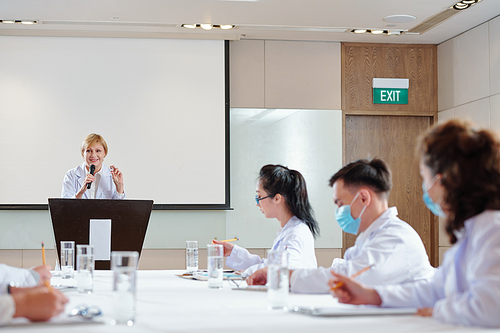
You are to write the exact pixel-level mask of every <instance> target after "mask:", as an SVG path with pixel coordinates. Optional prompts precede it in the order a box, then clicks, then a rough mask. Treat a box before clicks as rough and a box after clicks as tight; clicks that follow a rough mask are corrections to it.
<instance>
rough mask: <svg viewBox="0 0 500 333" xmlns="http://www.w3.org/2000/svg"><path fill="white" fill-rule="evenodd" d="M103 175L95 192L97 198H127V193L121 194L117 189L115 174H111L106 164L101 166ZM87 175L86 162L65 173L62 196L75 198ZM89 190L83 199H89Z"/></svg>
mask: <svg viewBox="0 0 500 333" xmlns="http://www.w3.org/2000/svg"><path fill="white" fill-rule="evenodd" d="M101 170H102V175H101V180H100V181H99V186H98V187H97V192H96V194H95V198H96V199H123V198H125V193H123V194H120V193H118V192H117V191H116V186H115V183H114V182H113V176H112V175H111V170H110V169H109V168H108V167H107V166H105V165H104V164H103V165H102V167H101ZM86 176H87V169H86V168H85V162H84V163H82V164H80V165H79V166H77V167H76V168H74V169H71V170H69V171H68V172H66V174H65V175H64V180H63V187H62V194H61V197H62V198H75V196H76V193H77V192H78V191H79V190H80V188H81V187H82V184H83V181H84V179H85V177H86ZM87 192H88V191H86V192H85V193H84V194H83V196H82V199H88V198H89V197H88V194H87Z"/></svg>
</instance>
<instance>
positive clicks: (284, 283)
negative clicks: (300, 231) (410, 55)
mask: <svg viewBox="0 0 500 333" xmlns="http://www.w3.org/2000/svg"><path fill="white" fill-rule="evenodd" d="M267 260H268V268H267V302H268V308H269V309H284V310H286V309H287V307H288V289H289V282H288V279H289V270H288V251H286V250H275V251H269V254H268V256H267Z"/></svg>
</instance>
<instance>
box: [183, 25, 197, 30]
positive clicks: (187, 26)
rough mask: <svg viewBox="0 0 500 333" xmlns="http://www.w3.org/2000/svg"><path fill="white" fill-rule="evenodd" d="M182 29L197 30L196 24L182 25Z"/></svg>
mask: <svg viewBox="0 0 500 333" xmlns="http://www.w3.org/2000/svg"><path fill="white" fill-rule="evenodd" d="M181 27H183V28H188V29H195V28H196V24H182V25H181Z"/></svg>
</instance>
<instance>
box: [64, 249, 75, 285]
mask: <svg viewBox="0 0 500 333" xmlns="http://www.w3.org/2000/svg"><path fill="white" fill-rule="evenodd" d="M74 270H75V242H73V241H61V277H62V278H63V279H72V278H73V274H74Z"/></svg>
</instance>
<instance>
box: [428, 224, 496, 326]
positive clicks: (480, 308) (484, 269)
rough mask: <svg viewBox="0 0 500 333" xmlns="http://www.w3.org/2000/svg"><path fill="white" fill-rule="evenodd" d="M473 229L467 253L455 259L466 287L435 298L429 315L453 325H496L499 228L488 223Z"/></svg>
mask: <svg viewBox="0 0 500 333" xmlns="http://www.w3.org/2000/svg"><path fill="white" fill-rule="evenodd" d="M474 232H475V235H474V236H473V237H472V236H469V240H468V242H469V244H468V248H467V250H468V251H467V254H466V255H465V254H462V257H461V258H459V259H457V261H458V262H459V263H462V264H463V266H462V267H461V268H462V271H463V272H464V274H463V275H462V276H460V278H461V279H464V280H466V284H467V285H468V288H467V289H466V290H463V291H458V290H456V289H454V290H453V291H452V292H451V293H448V294H447V295H446V298H443V299H441V300H439V301H437V302H436V304H435V306H434V310H433V314H432V315H433V317H434V318H436V319H438V320H440V321H443V322H446V323H450V324H455V325H466V326H486V327H500V315H499V314H498V310H499V309H500V265H499V260H498V258H500V228H498V226H497V225H495V224H494V223H488V224H486V225H485V224H482V225H479V226H477V227H476V228H475V231H474ZM466 256H468V258H467V259H466Z"/></svg>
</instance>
